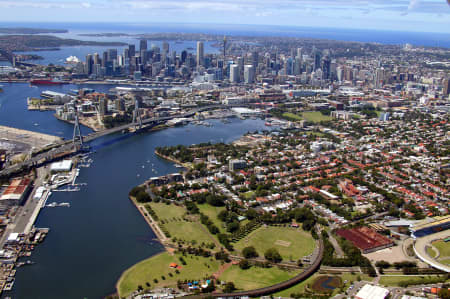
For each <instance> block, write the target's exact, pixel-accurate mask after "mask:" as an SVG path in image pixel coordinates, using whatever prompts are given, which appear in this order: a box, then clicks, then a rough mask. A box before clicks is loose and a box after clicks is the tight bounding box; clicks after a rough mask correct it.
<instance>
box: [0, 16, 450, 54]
mask: <svg viewBox="0 0 450 299" xmlns="http://www.w3.org/2000/svg"><path fill="white" fill-rule="evenodd" d="M18 25H23V26H29V27H41V28H58V29H68V30H69V31H70V32H69V34H71V33H72V32H74V33H99V32H123V33H161V32H184V33H208V34H219V35H241V36H290V37H305V38H320V39H331V40H341V41H359V42H377V43H383V44H405V43H410V44H413V45H417V46H422V45H423V46H433V47H435V46H438V47H447V48H450V35H449V34H445V33H432V32H402V31H387V30H369V29H353V28H351V29H350V28H349V29H342V28H313V27H297V26H274V25H236V24H179V23H175V24H162V23H147V24H131V23H115V24H114V23H5V22H0V26H2V27H7V26H18ZM73 36H74V35H72V37H73ZM205 50H206V49H205Z"/></svg>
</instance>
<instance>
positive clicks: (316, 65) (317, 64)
mask: <svg viewBox="0 0 450 299" xmlns="http://www.w3.org/2000/svg"><path fill="white" fill-rule="evenodd" d="M313 55H314V70H317V69H320V60H321V58H322V54H321V53H320V51H319V50H316V49H314V52H313Z"/></svg>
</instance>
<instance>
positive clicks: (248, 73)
mask: <svg viewBox="0 0 450 299" xmlns="http://www.w3.org/2000/svg"><path fill="white" fill-rule="evenodd" d="M244 81H245V83H246V84H252V83H253V82H254V81H255V67H254V66H253V65H251V64H248V65H245V66H244Z"/></svg>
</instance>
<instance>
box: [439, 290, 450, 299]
mask: <svg viewBox="0 0 450 299" xmlns="http://www.w3.org/2000/svg"><path fill="white" fill-rule="evenodd" d="M438 295H439V298H442V299H450V291H449V290H448V289H445V288H442V289H441V290H440V291H439V293H438Z"/></svg>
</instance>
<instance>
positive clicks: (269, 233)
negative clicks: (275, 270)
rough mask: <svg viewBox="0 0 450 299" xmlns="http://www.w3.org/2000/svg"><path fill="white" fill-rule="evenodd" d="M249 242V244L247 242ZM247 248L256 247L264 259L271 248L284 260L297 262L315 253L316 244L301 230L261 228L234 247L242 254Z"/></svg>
mask: <svg viewBox="0 0 450 299" xmlns="http://www.w3.org/2000/svg"><path fill="white" fill-rule="evenodd" d="M246 241H247V242H246ZM247 246H254V247H255V249H256V251H257V252H258V253H259V256H261V257H264V252H265V251H266V250H267V249H269V248H272V247H274V248H276V249H277V250H278V252H280V254H281V256H282V257H283V260H285V261H289V260H290V259H291V258H292V259H293V260H294V261H296V260H298V259H299V258H301V257H303V256H306V255H309V254H311V253H312V252H313V251H314V246H315V242H314V239H313V238H312V237H311V234H310V233H308V232H305V231H303V230H302V229H300V228H297V229H295V228H289V227H275V226H267V227H260V228H258V229H257V230H255V231H253V232H251V233H250V234H249V235H248V236H247V237H246V238H244V239H242V240H240V241H239V242H237V243H236V244H235V245H234V248H235V250H237V251H238V252H239V253H241V252H242V249H244V248H245V247H247Z"/></svg>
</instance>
